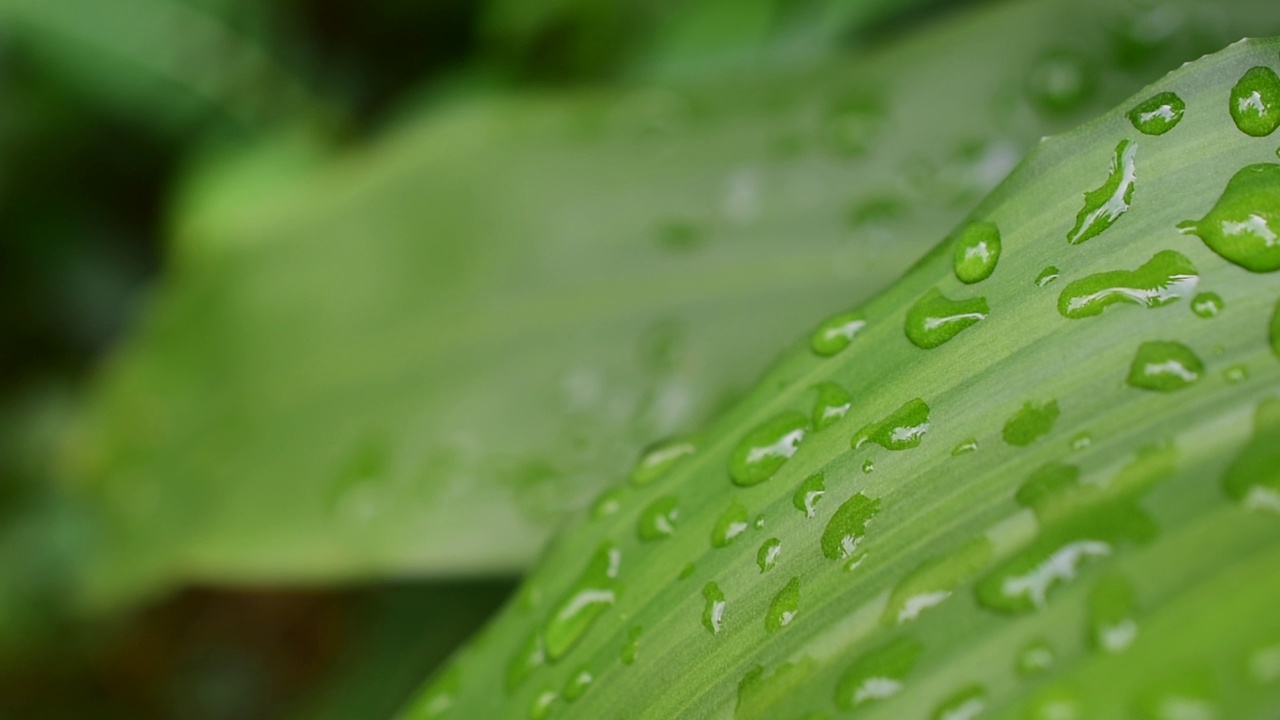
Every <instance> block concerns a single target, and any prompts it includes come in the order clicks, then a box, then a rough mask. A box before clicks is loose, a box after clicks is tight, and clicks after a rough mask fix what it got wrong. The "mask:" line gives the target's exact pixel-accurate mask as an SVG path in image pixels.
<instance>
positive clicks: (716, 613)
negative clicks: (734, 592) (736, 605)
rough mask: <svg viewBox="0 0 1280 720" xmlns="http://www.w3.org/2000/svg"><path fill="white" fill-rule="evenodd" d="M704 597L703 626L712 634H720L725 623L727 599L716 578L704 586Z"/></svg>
mask: <svg viewBox="0 0 1280 720" xmlns="http://www.w3.org/2000/svg"><path fill="white" fill-rule="evenodd" d="M702 599H703V600H704V601H705V603H706V604H705V605H704V606H703V608H702V626H703V627H705V628H706V629H707V632H709V633H711V634H712V635H719V634H720V629H721V627H723V625H724V608H725V601H724V593H723V592H721V591H720V586H719V585H717V584H716V582H715V581H714V580H713V581H711V582H709V583H707V584H706V585H704V586H702Z"/></svg>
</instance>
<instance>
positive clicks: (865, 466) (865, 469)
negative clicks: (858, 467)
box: [862, 458, 876, 475]
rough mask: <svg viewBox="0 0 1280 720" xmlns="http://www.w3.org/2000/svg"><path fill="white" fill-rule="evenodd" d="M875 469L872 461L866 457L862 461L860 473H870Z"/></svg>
mask: <svg viewBox="0 0 1280 720" xmlns="http://www.w3.org/2000/svg"><path fill="white" fill-rule="evenodd" d="M875 470H876V464H875V463H874V462H872V460H871V458H867V459H866V460H863V461H862V474H864V475H870V474H871V473H873V472H875Z"/></svg>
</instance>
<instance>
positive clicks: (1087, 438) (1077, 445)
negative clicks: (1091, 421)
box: [1071, 432, 1093, 452]
mask: <svg viewBox="0 0 1280 720" xmlns="http://www.w3.org/2000/svg"><path fill="white" fill-rule="evenodd" d="M1092 444H1093V436H1092V435H1090V434H1089V433H1087V432H1082V433H1080V434H1078V435H1076V436H1075V437H1073V438H1071V449H1072V450H1074V451H1077V452H1079V451H1080V450H1084V449H1085V448H1087V447H1089V446H1090V445H1092Z"/></svg>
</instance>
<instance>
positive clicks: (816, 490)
mask: <svg viewBox="0 0 1280 720" xmlns="http://www.w3.org/2000/svg"><path fill="white" fill-rule="evenodd" d="M822 480H823V476H822V473H816V474H813V475H810V476H809V477H807V478H805V479H804V482H802V483H800V487H799V488H798V489H797V490H796V494H795V495H794V496H792V498H791V504H792V505H795V506H796V509H797V510H799V511H800V512H802V513H804V516H805V517H813V516H814V515H815V514H816V513H817V510H816V507H817V505H818V501H819V500H821V499H822V496H823V495H824V494H825V493H826V488H825V487H824V486H823V481H822Z"/></svg>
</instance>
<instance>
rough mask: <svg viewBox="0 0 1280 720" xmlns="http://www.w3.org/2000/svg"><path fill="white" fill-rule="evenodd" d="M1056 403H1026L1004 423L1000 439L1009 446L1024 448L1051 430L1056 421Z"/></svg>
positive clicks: (1057, 411)
mask: <svg viewBox="0 0 1280 720" xmlns="http://www.w3.org/2000/svg"><path fill="white" fill-rule="evenodd" d="M1058 415H1059V410H1058V401H1057V400H1049V401H1048V402H1043V403H1037V402H1032V401H1028V402H1027V403H1025V404H1024V405H1023V406H1022V407H1021V408H1019V409H1018V411H1017V412H1015V413H1014V414H1013V415H1012V416H1010V417H1009V419H1008V420H1006V421H1005V423H1004V430H1003V431H1002V432H1001V437H1003V438H1004V441H1005V442H1006V443H1008V444H1010V445H1014V446H1016V447H1026V446H1028V445H1030V444H1031V443H1033V442H1035V441H1036V440H1039V439H1040V438H1042V437H1044V436H1045V435H1048V434H1049V432H1050V431H1052V430H1053V425H1054V423H1056V422H1057V421H1058Z"/></svg>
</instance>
